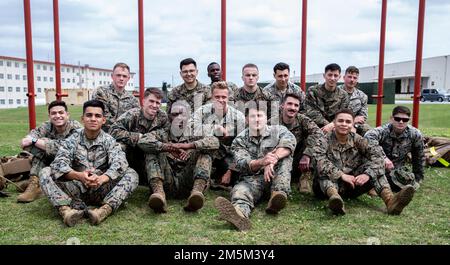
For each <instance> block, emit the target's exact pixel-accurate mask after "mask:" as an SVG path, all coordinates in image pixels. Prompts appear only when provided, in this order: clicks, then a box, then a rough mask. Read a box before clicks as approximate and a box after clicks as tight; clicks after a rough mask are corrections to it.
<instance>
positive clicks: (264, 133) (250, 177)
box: [215, 102, 297, 231]
mask: <svg viewBox="0 0 450 265" xmlns="http://www.w3.org/2000/svg"><path fill="white" fill-rule="evenodd" d="M257 104H258V103H256V102H253V104H249V105H250V106H249V108H248V111H247V113H246V114H247V116H246V121H247V123H248V128H247V129H245V130H244V131H242V132H241V133H240V134H239V135H238V136H237V137H236V138H235V139H234V140H233V144H232V145H231V150H232V153H233V154H234V160H235V164H236V167H237V169H238V170H239V173H240V181H239V183H238V184H236V186H234V187H233V190H232V191H231V202H230V201H228V200H227V199H225V198H223V197H218V198H217V199H216V201H215V206H216V208H217V209H218V210H219V212H220V218H221V219H223V220H225V221H227V222H229V223H231V224H233V225H234V226H235V227H236V228H237V229H239V230H241V231H242V230H248V229H250V228H251V223H250V220H249V216H250V212H251V210H252V209H253V208H254V207H255V204H256V203H257V202H258V201H260V200H261V198H262V197H263V194H264V192H265V191H269V190H270V192H271V196H270V200H269V203H268V206H267V208H266V213H268V214H277V213H278V212H279V211H280V210H281V209H283V208H284V207H285V206H286V203H287V195H288V194H289V192H290V190H291V187H290V183H291V169H292V154H293V153H294V150H295V145H296V143H297V142H296V140H295V136H294V135H293V134H292V133H291V132H290V131H289V130H288V129H287V128H286V127H284V126H279V125H274V126H268V125H267V114H266V110H265V109H264V108H262V105H260V106H258V105H257ZM260 104H265V102H260ZM258 107H259V108H258Z"/></svg>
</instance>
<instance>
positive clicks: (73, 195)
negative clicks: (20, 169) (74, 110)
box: [39, 129, 138, 210]
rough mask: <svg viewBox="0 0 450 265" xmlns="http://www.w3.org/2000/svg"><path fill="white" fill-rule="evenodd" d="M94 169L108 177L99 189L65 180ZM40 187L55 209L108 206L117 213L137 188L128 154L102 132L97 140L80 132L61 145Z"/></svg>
mask: <svg viewBox="0 0 450 265" xmlns="http://www.w3.org/2000/svg"><path fill="white" fill-rule="evenodd" d="M88 169H94V173H95V174H97V175H99V176H100V175H102V174H105V175H107V176H108V177H109V179H110V180H109V182H107V183H105V184H103V185H102V186H100V187H99V188H98V189H92V188H87V187H85V186H84V184H83V183H81V182H80V181H78V180H67V179H64V178H63V176H64V175H65V174H67V173H69V172H71V171H72V170H74V171H78V172H82V171H85V170H88ZM39 177H40V184H41V187H42V191H43V192H44V193H45V194H46V195H47V197H48V198H49V200H50V202H51V203H52V205H53V206H55V207H58V206H65V205H67V206H70V207H72V208H74V209H80V210H81V209H86V206H87V204H105V203H107V204H109V205H110V206H111V208H112V209H113V210H116V209H117V208H118V207H119V206H120V204H121V203H122V201H124V200H125V199H126V198H128V197H129V196H130V195H131V193H132V192H133V191H134V190H135V189H136V187H137V186H138V175H137V173H136V172H135V171H134V170H133V169H131V168H129V167H128V163H127V160H126V158H125V153H124V152H123V151H122V150H121V149H120V145H119V144H118V143H117V142H116V141H115V140H114V138H113V137H111V136H110V135H109V134H107V133H105V132H103V131H100V134H99V135H98V136H97V138H96V139H94V140H89V139H87V138H86V136H85V132H84V130H83V129H80V130H79V131H77V133H75V134H73V135H72V136H70V137H69V138H67V140H66V141H65V142H64V143H63V144H62V146H61V149H60V150H59V151H58V153H57V155H56V157H55V160H54V161H53V162H52V163H51V165H50V167H46V168H44V169H43V170H42V171H41V174H40V176H39Z"/></svg>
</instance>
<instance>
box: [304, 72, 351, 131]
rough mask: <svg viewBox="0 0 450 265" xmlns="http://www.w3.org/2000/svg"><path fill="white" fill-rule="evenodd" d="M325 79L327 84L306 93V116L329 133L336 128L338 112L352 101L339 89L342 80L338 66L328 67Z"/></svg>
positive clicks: (312, 88) (314, 87) (311, 88)
mask: <svg viewBox="0 0 450 265" xmlns="http://www.w3.org/2000/svg"><path fill="white" fill-rule="evenodd" d="M323 78H324V79H325V83H323V84H321V85H315V86H312V87H310V88H309V89H308V91H307V92H306V115H307V116H308V117H310V118H311V119H312V120H313V121H314V122H315V123H316V124H317V126H319V127H320V128H321V129H322V131H323V132H324V133H327V132H330V131H332V130H333V128H334V123H333V120H334V117H335V114H336V112H337V111H338V110H340V109H344V108H348V106H349V103H350V101H349V97H348V95H347V92H345V91H344V90H342V89H340V88H338V87H337V82H338V81H339V79H340V78H341V67H340V66H339V65H338V64H335V63H332V64H329V65H327V66H326V67H325V73H324V74H323Z"/></svg>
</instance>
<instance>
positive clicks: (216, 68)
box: [207, 62, 238, 101]
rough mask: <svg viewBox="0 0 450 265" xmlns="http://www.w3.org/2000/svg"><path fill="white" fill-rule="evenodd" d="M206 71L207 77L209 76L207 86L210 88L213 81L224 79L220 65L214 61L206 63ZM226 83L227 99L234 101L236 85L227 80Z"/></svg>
mask: <svg viewBox="0 0 450 265" xmlns="http://www.w3.org/2000/svg"><path fill="white" fill-rule="evenodd" d="M207 71H208V77H209V78H211V84H209V85H208V87H209V88H210V89H211V86H212V84H213V83H214V82H219V81H224V80H222V70H221V68H220V65H219V64H218V63H216V62H212V63H210V64H208V67H207ZM227 85H228V95H229V97H228V100H229V101H234V93H236V91H237V90H238V87H237V86H236V84H235V83H233V82H229V81H227Z"/></svg>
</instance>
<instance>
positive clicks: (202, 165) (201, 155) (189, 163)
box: [138, 127, 219, 198]
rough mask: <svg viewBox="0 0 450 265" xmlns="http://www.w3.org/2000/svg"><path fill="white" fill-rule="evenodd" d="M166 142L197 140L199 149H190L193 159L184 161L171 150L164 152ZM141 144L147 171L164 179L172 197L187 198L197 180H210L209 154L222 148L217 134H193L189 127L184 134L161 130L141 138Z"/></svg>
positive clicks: (165, 187) (165, 188) (195, 141)
mask: <svg viewBox="0 0 450 265" xmlns="http://www.w3.org/2000/svg"><path fill="white" fill-rule="evenodd" d="M178 132H180V131H178ZM164 143H193V144H194V145H195V150H189V151H188V152H190V156H189V158H188V159H187V160H186V161H183V160H180V159H177V158H176V157H174V156H173V155H172V154H170V153H163V150H162V148H163V144H164ZM138 147H139V148H141V149H142V150H144V152H146V155H145V167H146V171H147V174H148V175H149V176H152V178H159V179H161V180H163V183H164V190H165V192H166V193H167V194H168V196H171V197H174V198H185V197H187V196H188V195H189V193H190V191H191V189H192V186H193V184H194V180H195V179H197V178H200V179H204V180H206V181H207V182H208V180H209V177H210V175H211V165H212V157H211V155H209V153H210V152H211V151H214V150H217V149H218V148H219V141H218V139H217V138H216V137H213V136H209V137H203V138H201V137H193V136H192V132H191V131H190V128H189V127H187V128H186V130H184V131H182V132H180V133H176V132H175V130H173V128H172V129H171V130H170V131H169V130H167V131H166V132H163V131H161V130H157V131H153V132H151V133H148V134H146V135H145V136H144V137H143V138H141V139H140V140H139V142H138ZM149 181H150V179H149Z"/></svg>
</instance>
